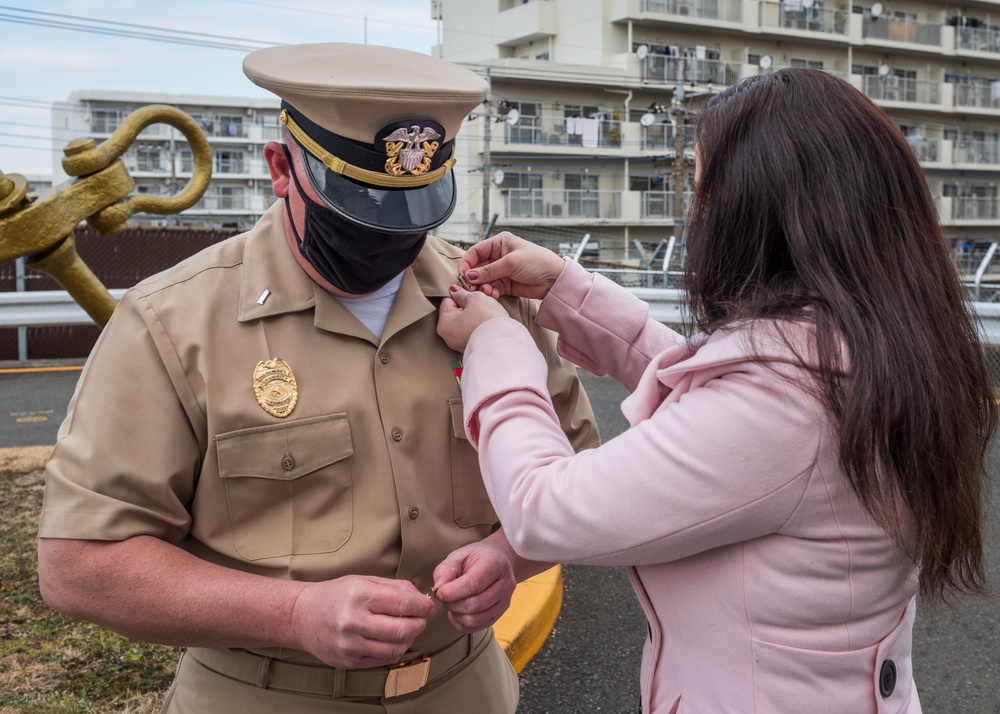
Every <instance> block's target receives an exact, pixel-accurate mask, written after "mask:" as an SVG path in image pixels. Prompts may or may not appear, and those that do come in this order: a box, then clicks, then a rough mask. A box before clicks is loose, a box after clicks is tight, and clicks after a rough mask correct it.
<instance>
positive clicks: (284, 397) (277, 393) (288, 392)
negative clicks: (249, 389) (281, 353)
mask: <svg viewBox="0 0 1000 714" xmlns="http://www.w3.org/2000/svg"><path fill="white" fill-rule="evenodd" d="M253 394H254V396H255V397H257V403H258V404H260V406H261V408H262V409H263V410H264V411H266V412H267V413H268V414H270V415H271V416H275V417H278V418H279V419H280V418H282V417H286V416H288V415H289V414H291V413H292V410H293V409H294V408H295V403H296V402H297V401H299V387H298V384H296V383H295V375H294V374H292V368H291V367H289V366H288V365H287V364H286V363H285V361H284V360H283V359H279V358H277V357H275V358H274V359H269V360H266V361H264V360H262V361H260V362H258V363H257V366H256V368H254V371H253Z"/></svg>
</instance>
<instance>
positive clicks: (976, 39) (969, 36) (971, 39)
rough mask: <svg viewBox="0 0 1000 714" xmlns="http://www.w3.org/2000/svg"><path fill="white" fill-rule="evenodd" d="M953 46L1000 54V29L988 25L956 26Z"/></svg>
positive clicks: (972, 50) (970, 50) (971, 50)
mask: <svg viewBox="0 0 1000 714" xmlns="http://www.w3.org/2000/svg"><path fill="white" fill-rule="evenodd" d="M955 48H956V49H959V50H965V51H968V52H992V53H995V54H1000V30H992V29H989V28H988V27H958V28H956V32H955Z"/></svg>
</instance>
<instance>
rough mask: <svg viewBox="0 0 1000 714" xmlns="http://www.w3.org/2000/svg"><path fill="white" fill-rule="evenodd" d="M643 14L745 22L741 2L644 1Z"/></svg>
mask: <svg viewBox="0 0 1000 714" xmlns="http://www.w3.org/2000/svg"><path fill="white" fill-rule="evenodd" d="M639 7H640V9H641V11H642V12H648V13H657V14H662V15H675V16H677V17H681V18H692V19H694V18H696V19H699V20H722V21H723V22H743V4H742V3H741V2H740V0H642V2H641V4H640V6H639Z"/></svg>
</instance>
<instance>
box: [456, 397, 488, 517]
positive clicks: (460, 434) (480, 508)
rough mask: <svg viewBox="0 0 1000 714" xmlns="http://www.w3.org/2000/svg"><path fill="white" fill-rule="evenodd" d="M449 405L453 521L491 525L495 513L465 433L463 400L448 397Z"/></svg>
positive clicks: (476, 455) (477, 458) (475, 456)
mask: <svg viewBox="0 0 1000 714" xmlns="http://www.w3.org/2000/svg"><path fill="white" fill-rule="evenodd" d="M448 406H449V407H450V408H451V429H452V436H451V491H452V499H453V503H454V511H455V523H457V524H458V525H460V526H461V527H462V528H471V527H473V526H492V525H493V524H494V523H496V522H497V514H496V512H495V511H494V510H493V504H491V503H490V497H489V495H487V493H486V486H484V485H483V477H482V475H480V472H479V456H478V454H476V450H475V449H474V448H472V444H471V443H470V442H469V438H468V436H466V434H465V420H464V419H465V418H464V414H463V410H462V400H461V398H458V399H449V400H448Z"/></svg>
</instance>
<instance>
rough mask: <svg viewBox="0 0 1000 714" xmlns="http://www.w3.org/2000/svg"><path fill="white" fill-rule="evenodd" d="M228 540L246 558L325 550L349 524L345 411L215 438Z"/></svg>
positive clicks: (337, 544)
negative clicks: (230, 537)
mask: <svg viewBox="0 0 1000 714" xmlns="http://www.w3.org/2000/svg"><path fill="white" fill-rule="evenodd" d="M215 445H216V451H217V454H218V459H219V475H220V476H221V477H222V479H223V480H224V482H225V488H226V499H227V501H228V505H229V517H230V520H231V522H232V529H233V538H234V547H235V549H236V552H237V553H238V554H239V555H240V556H242V557H243V558H246V559H247V560H261V559H263V558H277V557H284V556H289V555H306V554H311V553H330V552H333V551H335V550H338V549H339V548H341V547H342V546H343V545H344V544H345V543H346V542H347V541H348V539H349V538H350V537H351V531H352V530H353V528H354V500H353V494H352V481H351V458H350V457H351V455H352V454H353V453H354V445H353V442H352V440H351V426H350V422H348V420H347V414H332V415H329V416H322V417H315V418H312V419H302V420H299V421H293V422H288V423H282V424H274V425H269V426H263V427H254V428H250V429H241V430H240V431H234V432H229V433H227V434H220V435H218V436H216V437H215Z"/></svg>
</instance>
